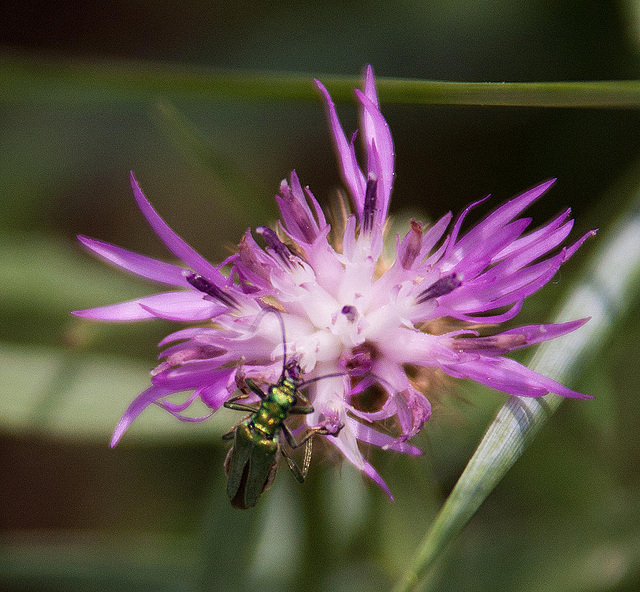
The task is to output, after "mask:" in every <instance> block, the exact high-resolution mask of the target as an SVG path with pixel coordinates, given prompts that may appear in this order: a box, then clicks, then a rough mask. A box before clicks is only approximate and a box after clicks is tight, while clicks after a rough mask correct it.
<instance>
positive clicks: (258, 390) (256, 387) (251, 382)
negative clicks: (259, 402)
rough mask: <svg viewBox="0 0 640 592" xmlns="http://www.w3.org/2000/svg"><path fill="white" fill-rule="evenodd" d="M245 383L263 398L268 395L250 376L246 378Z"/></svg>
mask: <svg viewBox="0 0 640 592" xmlns="http://www.w3.org/2000/svg"><path fill="white" fill-rule="evenodd" d="M244 382H245V384H246V385H247V386H248V387H249V388H250V389H251V390H252V391H253V392H254V393H255V394H256V395H258V397H260V398H261V399H264V398H265V397H266V396H267V395H266V394H265V393H264V392H263V391H262V389H261V388H260V387H259V386H258V385H257V384H256V383H255V382H253V380H251V379H250V378H245V380H244Z"/></svg>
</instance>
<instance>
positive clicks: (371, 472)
mask: <svg viewBox="0 0 640 592" xmlns="http://www.w3.org/2000/svg"><path fill="white" fill-rule="evenodd" d="M347 423H348V425H349V431H351V427H353V424H357V423H358V422H357V421H355V420H354V419H351V418H349V417H348V418H347ZM345 427H346V426H345ZM346 431H347V430H346V429H345V428H342V430H340V433H339V434H338V435H337V436H335V437H332V436H328V440H329V441H330V442H332V443H333V444H334V445H335V446H336V447H337V448H338V449H339V450H340V452H342V454H344V456H345V458H346V459H347V460H348V461H349V462H350V463H351V464H352V465H353V466H355V467H356V468H357V469H359V470H360V471H362V472H363V473H364V474H365V475H367V476H368V477H370V478H371V479H373V481H375V482H376V483H377V484H378V485H379V486H380V487H381V488H382V490H383V491H384V492H385V493H386V494H387V495H388V496H389V497H390V498H391V501H393V496H392V495H391V491H389V488H388V487H387V484H386V483H385V482H384V480H383V479H382V477H380V475H378V473H377V472H376V470H375V469H374V468H373V467H372V466H371V465H370V464H369V463H368V462H367V461H366V460H365V459H364V457H363V456H362V454H361V453H360V451H359V450H358V446H357V444H356V441H355V438H354V436H353V435H351V434H349V436H350V437H349V436H347V434H346ZM349 440H352V442H349ZM350 444H351V445H350Z"/></svg>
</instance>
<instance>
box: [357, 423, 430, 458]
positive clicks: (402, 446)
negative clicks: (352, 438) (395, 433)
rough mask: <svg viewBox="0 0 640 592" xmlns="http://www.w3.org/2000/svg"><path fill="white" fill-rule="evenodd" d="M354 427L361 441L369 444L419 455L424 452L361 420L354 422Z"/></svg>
mask: <svg viewBox="0 0 640 592" xmlns="http://www.w3.org/2000/svg"><path fill="white" fill-rule="evenodd" d="M351 425H352V428H353V431H354V433H355V435H356V438H357V439H358V440H360V441H361V442H366V443H367V444H373V445H374V446H379V447H380V448H383V449H389V450H395V451H396V452H405V453H407V454H413V455H414V456H418V455H420V454H422V450H420V449H419V448H416V447H415V446H412V445H411V444H408V443H407V442H403V441H398V440H397V439H396V438H393V437H391V436H390V435H389V434H382V433H380V432H378V431H376V430H374V429H373V428H371V427H370V426H367V425H365V424H363V423H360V422H359V421H355V422H353V424H351Z"/></svg>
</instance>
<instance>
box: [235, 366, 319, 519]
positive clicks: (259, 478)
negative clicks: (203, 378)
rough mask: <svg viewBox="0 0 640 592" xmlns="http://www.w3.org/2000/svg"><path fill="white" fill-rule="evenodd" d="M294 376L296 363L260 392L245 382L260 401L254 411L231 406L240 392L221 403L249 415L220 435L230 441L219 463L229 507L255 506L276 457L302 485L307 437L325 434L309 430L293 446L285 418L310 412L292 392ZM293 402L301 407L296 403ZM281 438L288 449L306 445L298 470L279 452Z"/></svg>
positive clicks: (270, 480) (271, 476)
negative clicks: (224, 479)
mask: <svg viewBox="0 0 640 592" xmlns="http://www.w3.org/2000/svg"><path fill="white" fill-rule="evenodd" d="M299 376H300V368H299V367H298V365H297V364H296V363H293V364H289V365H287V366H285V369H284V370H283V374H282V376H281V377H280V379H279V380H278V382H277V384H272V385H270V386H269V388H268V391H267V393H266V394H265V393H264V392H263V391H262V390H261V389H260V388H259V387H258V386H257V385H256V384H255V383H254V382H253V381H251V380H249V379H247V380H246V384H247V386H248V387H249V388H250V389H251V391H253V392H254V393H255V394H257V395H258V396H259V397H260V399H261V401H260V405H259V406H258V407H257V408H254V407H250V406H249V405H244V404H240V403H236V401H237V400H238V399H240V398H242V397H246V396H247V395H246V394H245V395H240V396H239V397H235V398H234V399H231V400H230V401H227V402H226V403H225V407H227V408H229V409H236V410H238V411H249V412H250V413H251V414H252V415H251V416H250V417H249V418H247V419H245V420H244V421H242V422H241V423H239V424H238V425H237V426H236V427H235V428H234V429H233V430H232V431H230V432H229V433H228V434H225V436H223V437H224V438H227V439H231V438H233V446H232V448H231V450H229V454H228V455H227V458H226V460H225V470H226V472H227V495H228V496H229V499H230V500H231V505H232V506H233V507H235V508H242V509H246V508H251V507H253V506H255V505H256V503H257V502H258V498H259V497H260V495H261V494H262V493H263V492H264V491H266V490H267V489H268V488H269V486H270V485H271V483H273V480H274V478H275V476H276V471H277V468H278V461H279V460H280V457H281V456H284V457H285V459H286V461H287V464H288V465H289V468H290V469H291V471H292V472H293V474H294V476H295V477H296V479H297V480H298V481H300V482H301V483H302V482H303V481H304V478H305V476H306V473H307V470H308V463H309V461H310V458H311V451H310V442H311V440H310V438H311V437H312V436H313V435H315V434H317V433H327V432H326V431H325V430H323V429H321V428H317V429H310V430H309V431H308V433H307V435H306V436H305V437H304V438H303V439H302V441H300V442H297V441H296V440H295V438H294V436H293V434H292V433H291V432H290V431H289V429H288V428H287V426H286V425H285V423H284V422H285V420H286V419H287V417H288V416H289V415H296V414H307V413H311V412H312V411H313V407H312V406H311V404H309V402H308V401H307V400H306V399H304V397H302V396H301V395H300V394H299V393H298V392H297V390H298V386H299V385H300V384H301V381H300V379H299ZM299 400H302V402H303V403H304V404H303V405H298V401H299ZM283 435H284V438H285V440H286V441H287V443H288V444H289V446H290V447H291V448H297V447H299V446H301V445H302V444H304V443H305V442H306V443H308V444H307V446H308V447H307V453H306V454H305V463H304V465H303V469H302V470H300V468H299V467H298V466H297V465H296V463H295V461H294V460H293V459H292V458H291V457H290V456H289V455H288V453H287V452H286V451H285V449H284V448H283V442H282V436H283Z"/></svg>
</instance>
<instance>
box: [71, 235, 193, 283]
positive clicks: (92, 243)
mask: <svg viewBox="0 0 640 592" xmlns="http://www.w3.org/2000/svg"><path fill="white" fill-rule="evenodd" d="M78 240H79V241H80V242H81V243H82V244H83V245H84V246H85V247H86V248H87V249H89V250H90V251H92V252H94V253H95V254H96V255H98V256H99V257H102V259H104V260H105V261H108V262H109V263H113V264H114V265H117V266H118V267H122V268H123V269H126V270H127V271H130V272H132V273H135V274H136V275H139V276H142V277H145V278H148V279H150V280H154V281H156V282H162V283H164V284H170V285H172V286H181V287H188V286H189V282H187V280H186V279H185V277H184V275H183V272H184V269H183V268H182V267H178V266H177V265H172V264H171V263H165V262H164V261H158V260H157V259H152V258H151V257H145V256H144V255H139V254H138V253H134V252H133V251H128V250H127V249H123V248H122V247H116V246H115V245H110V244H109V243H105V242H102V241H98V240H95V239H92V238H88V237H86V236H78Z"/></svg>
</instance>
